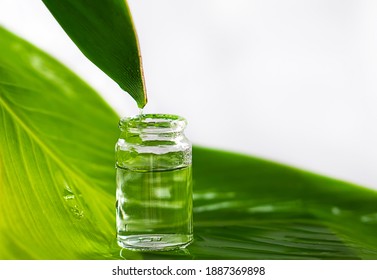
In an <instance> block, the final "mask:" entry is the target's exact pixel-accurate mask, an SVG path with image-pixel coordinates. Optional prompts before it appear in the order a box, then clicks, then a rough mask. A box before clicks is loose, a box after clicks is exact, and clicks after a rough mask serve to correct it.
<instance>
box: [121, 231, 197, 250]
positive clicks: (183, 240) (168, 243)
mask: <svg viewBox="0 0 377 280" xmlns="http://www.w3.org/2000/svg"><path fill="white" fill-rule="evenodd" d="M117 240H118V245H119V246H121V247H123V248H125V249H129V250H134V251H170V250H176V249H183V248H185V247H187V246H188V245H189V244H190V243H191V242H192V240H193V235H192V234H138V235H127V236H125V235H123V236H119V235H118V237H117Z"/></svg>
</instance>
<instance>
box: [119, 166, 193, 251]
mask: <svg viewBox="0 0 377 280" xmlns="http://www.w3.org/2000/svg"><path fill="white" fill-rule="evenodd" d="M117 236H118V243H119V245H121V246H122V247H126V248H127V247H130V248H131V249H132V248H134V249H135V248H139V249H142V250H148V249H149V250H163V249H170V248H174V247H179V246H183V245H184V244H187V243H189V242H190V241H191V239H192V179H191V166H188V167H184V168H180V169H173V170H164V171H152V172H150V171H145V172H143V171H132V170H128V169H123V168H119V167H118V168H117Z"/></svg>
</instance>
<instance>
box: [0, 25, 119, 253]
mask: <svg viewBox="0 0 377 280" xmlns="http://www.w3.org/2000/svg"><path fill="white" fill-rule="evenodd" d="M0 38H1V39H0V127H1V138H0V192H1V196H0V215H1V219H0V238H1V239H0V259H3V258H5V259H13V258H15V259H18V258H21V259H24V258H26V259H29V258H32V259H72V258H73V259H75V258H103V254H104V252H105V251H106V250H107V248H108V243H109V242H111V240H112V237H113V224H114V215H113V209H112V208H113V205H114V198H113V193H114V183H113V177H114V170H113V169H112V168H111V167H113V166H114V164H113V158H112V154H113V144H114V142H115V140H116V137H117V135H116V134H117V129H116V125H117V118H118V117H117V116H116V114H115V113H114V112H113V110H112V109H110V107H108V106H107V104H106V103H105V102H104V101H103V100H102V99H101V98H100V97H99V96H98V95H97V94H96V93H95V92H94V91H93V90H92V89H91V88H89V87H88V86H87V85H86V84H84V83H83V82H82V81H81V80H80V79H78V78H77V77H76V76H75V75H74V74H73V73H71V72H70V71H69V70H68V69H66V68H65V67H64V66H62V65H61V64H59V63H58V62H56V61H55V60H53V59H52V58H51V57H49V56H47V55H46V54H44V53H43V52H41V51H39V50H37V49H36V48H34V47H33V46H31V45H29V44H27V43H26V42H24V41H23V40H21V39H19V38H17V37H15V36H14V35H12V34H10V33H9V32H7V31H5V30H4V29H1V28H0Z"/></svg>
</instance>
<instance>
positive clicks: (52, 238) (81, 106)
mask: <svg viewBox="0 0 377 280" xmlns="http://www.w3.org/2000/svg"><path fill="white" fill-rule="evenodd" d="M0 38H1V40H0V131H1V137H0V194H1V195H0V217H1V218H0V259H120V258H126V259H377V237H376V234H375V233H376V231H377V193H376V192H375V191H373V190H368V189H365V188H361V187H358V186H355V185H352V184H348V183H345V182H341V181H338V180H334V179H330V178H326V177H322V176H319V175H315V174H312V173H308V172H305V171H302V170H299V169H295V168H291V167H287V166H283V165H279V164H276V163H273V162H268V161H264V160H261V159H257V158H253V157H249V156H245V155H239V154H233V153H228V152H223V151H216V150H209V149H204V148H199V147H195V148H194V153H193V159H194V162H193V174H194V177H193V179H194V233H195V241H194V243H193V244H192V245H190V246H189V247H188V248H186V249H184V250H179V251H171V252H164V253H153V252H150V253H139V252H132V251H128V250H124V249H123V250H122V249H120V248H119V247H118V246H117V245H116V242H115V221H114V220H115V218H114V217H115V179H114V177H115V172H114V171H115V170H114V150H113V147H114V143H115V141H116V138H117V137H118V129H117V121H118V116H116V114H115V113H114V112H113V111H112V109H111V108H109V107H108V106H107V105H106V103H104V101H103V100H102V99H100V98H99V97H98V95H97V94H96V93H95V92H94V91H93V90H92V89H91V88H89V87H88V86H87V85H85V84H84V83H83V82H82V81H81V80H80V79H79V78H77V77H76V76H75V75H74V74H72V73H71V72H70V71H69V70H68V69H67V68H65V67H64V66H62V65H61V64H59V63H58V62H56V61H55V60H54V59H52V58H51V57H49V56H47V55H46V54H44V53H43V52H41V51H39V50H37V49H36V48H34V47H32V46H31V45H30V44H28V43H26V42H25V41H23V40H21V39H19V38H17V37H15V36H14V35H12V34H10V33H9V32H7V31H5V30H3V29H1V28H0Z"/></svg>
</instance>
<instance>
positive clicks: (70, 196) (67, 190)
mask: <svg viewBox="0 0 377 280" xmlns="http://www.w3.org/2000/svg"><path fill="white" fill-rule="evenodd" d="M63 198H64V199H65V200H72V199H75V194H74V193H73V191H72V190H71V188H70V187H69V186H68V184H66V185H65V188H64V191H63Z"/></svg>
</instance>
